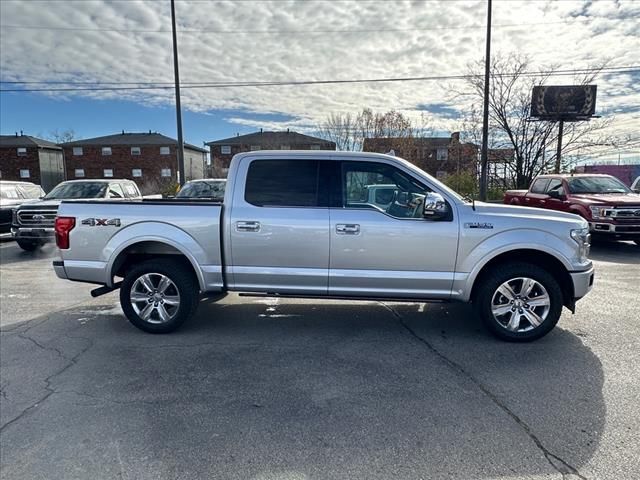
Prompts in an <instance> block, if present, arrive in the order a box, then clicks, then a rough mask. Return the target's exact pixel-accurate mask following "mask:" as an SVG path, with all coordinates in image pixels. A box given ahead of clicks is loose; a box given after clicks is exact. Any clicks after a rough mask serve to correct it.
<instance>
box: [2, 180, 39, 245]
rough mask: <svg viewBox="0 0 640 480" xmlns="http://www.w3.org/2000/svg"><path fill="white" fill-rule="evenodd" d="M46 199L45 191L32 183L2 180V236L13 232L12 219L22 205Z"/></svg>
mask: <svg viewBox="0 0 640 480" xmlns="http://www.w3.org/2000/svg"><path fill="white" fill-rule="evenodd" d="M42 197H44V190H42V188H40V186H39V185H36V184H34V183H30V182H11V181H6V180H0V234H4V233H9V232H10V231H11V217H12V212H13V210H14V209H15V208H17V207H19V206H20V205H21V204H22V203H25V202H28V201H32V200H38V199H39V198H42Z"/></svg>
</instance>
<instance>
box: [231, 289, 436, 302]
mask: <svg viewBox="0 0 640 480" xmlns="http://www.w3.org/2000/svg"><path fill="white" fill-rule="evenodd" d="M238 296H239V297H253V298H298V299H302V300H304V299H307V300H351V301H361V302H409V303H447V300H440V299H429V298H406V297H351V296H345V295H313V294H309V295H304V294H299V293H262V292H240V293H238Z"/></svg>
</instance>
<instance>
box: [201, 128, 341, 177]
mask: <svg viewBox="0 0 640 480" xmlns="http://www.w3.org/2000/svg"><path fill="white" fill-rule="evenodd" d="M207 145H209V149H210V155H211V167H212V168H211V169H212V173H211V176H214V177H226V176H227V172H228V170H229V164H230V163H231V159H232V158H233V156H234V155H235V154H236V153H241V152H250V151H252V150H335V149H336V144H335V143H334V142H329V141H327V140H325V139H323V138H316V137H311V136H309V135H303V134H301V133H297V132H291V131H289V130H287V131H286V132H263V131H262V130H260V131H259V132H256V133H250V134H248V135H237V136H235V137H231V138H224V139H222V140H215V141H212V142H208V143H207Z"/></svg>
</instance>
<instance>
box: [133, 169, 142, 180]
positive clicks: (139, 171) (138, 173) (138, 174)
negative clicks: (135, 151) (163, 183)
mask: <svg viewBox="0 0 640 480" xmlns="http://www.w3.org/2000/svg"><path fill="white" fill-rule="evenodd" d="M131 176H132V177H134V178H139V177H141V176H142V169H141V168H134V169H132V170H131Z"/></svg>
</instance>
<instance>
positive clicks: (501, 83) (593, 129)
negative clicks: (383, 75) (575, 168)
mask: <svg viewBox="0 0 640 480" xmlns="http://www.w3.org/2000/svg"><path fill="white" fill-rule="evenodd" d="M483 65H484V62H483V61H481V62H477V63H474V64H472V65H470V69H469V70H470V71H469V76H468V79H467V80H466V88H464V89H463V90H456V89H453V88H452V89H451V91H452V92H453V93H454V94H455V95H456V96H457V97H458V98H466V99H468V100H469V102H470V106H469V111H470V115H469V116H468V118H467V129H468V134H469V135H470V136H475V135H477V133H478V131H479V129H480V128H481V120H480V117H479V115H477V112H478V111H479V110H478V107H479V106H480V105H482V100H483V95H484V75H483V74H482V72H483V69H484V66H483ZM603 67H604V65H600V66H599V67H598V68H594V69H593V71H592V72H591V73H589V74H588V75H585V76H583V77H582V78H576V79H574V82H576V83H577V84H583V85H586V84H588V83H591V82H593V80H594V78H595V77H596V76H597V74H598V73H599V71H600V69H601V68H603ZM555 70H556V68H555V67H547V68H545V70H544V72H540V73H539V74H532V73H531V71H530V61H529V59H528V58H527V57H523V56H519V55H509V56H498V57H496V58H495V59H493V61H492V65H491V71H492V73H491V80H490V82H491V84H490V86H489V128H490V143H489V147H490V148H509V149H513V152H514V159H513V161H511V162H505V163H504V167H503V168H504V172H503V174H504V177H505V178H504V181H505V185H504V186H505V187H516V188H526V187H528V186H529V184H530V183H531V180H532V179H533V178H534V177H535V176H536V175H539V174H540V173H543V172H544V171H545V170H548V169H550V168H551V166H553V165H554V163H555V159H556V148H555V146H556V144H557V140H558V128H557V124H556V123H555V122H549V121H532V120H531V119H530V118H529V117H530V115H529V114H530V111H531V90H532V88H533V87H534V86H535V85H542V84H545V83H546V82H547V81H548V79H549V77H550V76H551V74H552V73H553V72H554V71H555ZM612 120H613V119H612V118H611V117H609V118H606V119H598V120H592V121H589V122H571V123H567V124H565V130H564V136H563V142H562V143H563V146H562V156H563V158H564V159H565V160H564V162H563V165H562V167H563V169H567V168H568V166H569V165H570V162H571V158H570V156H571V155H572V154H574V153H577V152H578V151H580V150H583V151H584V150H585V149H594V148H597V147H603V146H609V147H610V146H612V145H615V144H617V142H616V139H615V138H613V137H612V136H611V135H608V134H607V133H606V130H607V127H609V126H610V124H611V122H612Z"/></svg>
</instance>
